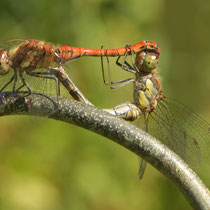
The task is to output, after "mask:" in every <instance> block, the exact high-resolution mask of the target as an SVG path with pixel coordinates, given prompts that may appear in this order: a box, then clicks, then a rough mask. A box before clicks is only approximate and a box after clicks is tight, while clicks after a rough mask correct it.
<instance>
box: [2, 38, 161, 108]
mask: <svg viewBox="0 0 210 210" xmlns="http://www.w3.org/2000/svg"><path fill="white" fill-rule="evenodd" d="M5 46H6V47H4V48H3V47H2V48H0V76H2V77H3V76H5V75H7V74H8V73H9V72H10V71H11V69H12V70H13V75H12V76H11V78H10V79H9V81H7V82H6V83H5V85H4V86H3V87H2V88H1V89H0V92H2V91H4V90H5V88H6V87H7V86H8V85H9V84H10V83H12V82H13V88H12V89H13V92H15V91H17V90H20V89H21V88H23V87H26V88H27V92H28V93H27V94H26V96H27V95H30V94H31V93H32V90H31V88H30V85H29V84H28V82H27V81H26V79H25V78H24V74H25V75H29V76H33V77H39V78H46V79H51V80H55V82H56V85H57V86H58V82H60V83H61V84H63V86H64V87H65V88H66V89H67V90H68V92H69V94H70V95H72V97H73V98H74V99H75V100H78V101H81V102H84V103H87V104H90V105H92V104H91V103H90V102H89V101H88V100H87V99H86V98H85V97H84V95H83V94H82V93H81V92H80V91H79V89H78V88H77V87H76V86H75V85H74V83H73V81H72V80H71V79H70V78H69V76H68V75H67V73H66V72H65V70H64V68H63V65H64V64H65V63H66V62H67V61H70V60H73V59H76V58H79V57H82V56H100V57H101V56H120V55H130V54H134V53H138V52H141V51H143V50H145V49H147V50H150V49H153V48H155V49H156V50H157V51H159V50H160V49H159V48H158V46H157V45H156V44H155V43H154V42H149V41H141V42H139V43H137V44H135V45H132V46H126V47H123V48H117V49H102V48H101V49H91V48H80V47H71V46H60V47H55V46H54V45H52V44H50V43H48V42H44V41H39V40H11V41H8V42H7V45H5ZM54 64H57V66H56V67H55V65H54ZM37 69H44V71H37ZM18 75H19V77H20V80H21V81H22V85H21V86H20V87H19V88H17V80H18ZM56 89H57V95H58V92H59V88H56Z"/></svg>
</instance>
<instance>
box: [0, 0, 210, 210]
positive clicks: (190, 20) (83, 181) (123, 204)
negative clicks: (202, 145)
mask: <svg viewBox="0 0 210 210" xmlns="http://www.w3.org/2000/svg"><path fill="white" fill-rule="evenodd" d="M209 23H210V2H209V1H208V0H186V1H181V0H176V1H167V0H148V1H146V0H130V1H127V0H121V1H120V0H115V1H114V0H113V1H112V0H102V1H99V0H83V1H82V0H75V1H73V0H72V1H71V0H60V1H58V0H57V1H55V0H46V1H44V0H21V1H20V0H1V1H0V29H1V33H0V40H9V39H16V38H24V39H31V38H34V39H40V40H45V41H48V42H52V43H60V44H63V45H70V46H78V47H91V48H100V47H101V45H104V46H105V47H106V48H117V47H123V46H125V45H126V44H135V43H137V42H139V41H141V40H151V41H155V42H157V43H158V44H159V46H160V47H161V49H162V52H161V57H160V65H159V66H160V70H161V76H162V81H163V87H164V91H165V94H166V95H167V96H169V97H171V98H174V99H176V100H177V101H181V102H182V103H184V104H186V105H187V106H188V107H190V108H192V109H193V110H194V111H195V112H197V113H199V114H200V115H201V116H203V117H204V119H205V120H207V121H208V122H210V109H209V105H210V97H209V92H210V83H209V78H210V41H209V39H210V24H209ZM113 62H114V60H113ZM111 69H112V72H113V74H114V76H113V77H114V79H119V78H121V77H123V76H124V74H123V75H122V71H118V67H117V66H116V65H114V64H111ZM114 69H117V70H116V71H115V70H114ZM68 73H69V74H70V75H71V77H72V79H73V81H74V82H75V83H76V85H77V86H78V87H79V88H80V89H81V91H82V92H83V93H84V94H85V96H86V97H87V98H88V99H89V100H90V101H91V102H92V103H94V104H95V105H96V106H97V107H100V108H111V107H114V106H116V105H118V104H121V103H123V102H126V101H131V100H132V86H131V85H130V86H129V85H128V86H125V87H123V88H120V89H118V90H110V89H109V88H108V87H106V86H105V85H104V84H103V81H102V76H101V67H100V59H99V58H80V59H78V60H76V61H73V62H71V64H70V69H69V70H68ZM0 135H1V138H0V209H3V210H7V209H8V210H66V209H73V210H89V209H91V210H99V209H100V210H103V209H104V210H105V209H109V210H127V209H132V210H136V209H145V210H150V209H155V210H159V209H161V210H166V209H171V210H173V209H174V210H175V209H191V208H190V206H189V205H188V204H187V202H186V201H185V199H184V197H183V196H182V195H181V194H180V192H179V191H178V190H177V189H176V188H175V187H174V186H173V184H171V183H170V181H169V180H168V179H167V178H165V177H164V176H163V175H162V174H160V173H159V172H158V171H156V170H155V169H154V168H153V167H151V166H148V168H147V170H146V174H145V176H144V179H143V180H142V181H139V179H138V176H137V170H138V159H137V157H136V156H135V155H134V154H132V153H131V152H129V151H128V150H126V149H124V148H122V147H120V146H119V145H117V144H115V143H113V142H111V141H108V140H107V139H105V138H103V137H101V136H99V135H96V134H94V133H92V132H90V131H87V130H84V129H81V128H79V127H75V126H73V125H69V124H65V123H62V122H57V121H54V120H49V119H48V120H47V119H45V120H42V121H40V122H38V123H33V122H32V121H31V120H30V118H29V117H28V116H10V117H2V118H1V120H0ZM196 172H197V173H198V174H199V176H200V177H201V178H202V180H203V181H204V182H205V184H206V185H207V186H208V187H210V176H209V172H210V168H209V167H208V163H207V161H206V162H204V164H203V165H202V166H201V167H200V168H199V169H198V170H196Z"/></svg>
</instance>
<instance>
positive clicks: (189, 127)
mask: <svg viewBox="0 0 210 210" xmlns="http://www.w3.org/2000/svg"><path fill="white" fill-rule="evenodd" d="M145 123H146V124H148V132H149V133H150V134H151V135H153V136H154V137H156V138H157V139H158V140H160V141H162V142H163V143H164V144H166V145H167V146H168V147H169V148H170V149H171V150H173V151H174V152H175V153H176V154H178V155H179V156H180V157H181V158H182V159H184V160H185V161H186V162H187V163H188V164H189V165H190V166H192V167H198V166H199V164H200V163H201V160H202V159H203V158H209V156H210V125H209V124H208V123H207V122H206V121H205V120H203V119H201V118H200V117H199V116H198V115H197V114H195V113H193V112H192V111H191V110H189V109H188V108H187V107H185V106H184V105H182V104H180V103H178V102H176V101H175V100H172V99H169V98H164V99H163V100H161V101H159V102H158V105H157V107H156V108H155V109H154V111H153V112H151V113H150V114H148V116H147V113H145V114H143V115H142V117H141V119H140V124H139V125H140V127H141V128H144V127H145Z"/></svg>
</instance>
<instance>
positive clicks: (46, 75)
mask: <svg viewBox="0 0 210 210" xmlns="http://www.w3.org/2000/svg"><path fill="white" fill-rule="evenodd" d="M26 73H27V74H28V75H29V76H33V77H39V78H44V79H51V80H54V81H55V83H56V96H57V102H59V96H60V87H59V81H58V79H57V78H55V77H54V75H53V74H52V73H51V72H31V71H29V72H26Z"/></svg>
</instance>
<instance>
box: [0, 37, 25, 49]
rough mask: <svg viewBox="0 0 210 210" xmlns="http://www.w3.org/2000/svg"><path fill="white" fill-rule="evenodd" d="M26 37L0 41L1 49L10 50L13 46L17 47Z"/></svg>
mask: <svg viewBox="0 0 210 210" xmlns="http://www.w3.org/2000/svg"><path fill="white" fill-rule="evenodd" d="M24 41H25V39H12V40H8V41H0V49H4V50H10V49H12V48H13V47H17V46H19V45H20V44H22V43H23V42H24Z"/></svg>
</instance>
